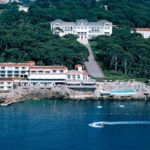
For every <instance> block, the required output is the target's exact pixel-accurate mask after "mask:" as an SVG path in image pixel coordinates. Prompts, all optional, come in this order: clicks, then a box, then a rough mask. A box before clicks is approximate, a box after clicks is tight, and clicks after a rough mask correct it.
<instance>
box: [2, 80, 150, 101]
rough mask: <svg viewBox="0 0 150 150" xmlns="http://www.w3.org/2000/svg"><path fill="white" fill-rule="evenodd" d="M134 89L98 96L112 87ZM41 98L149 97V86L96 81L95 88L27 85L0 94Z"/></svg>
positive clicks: (8, 97)
mask: <svg viewBox="0 0 150 150" xmlns="http://www.w3.org/2000/svg"><path fill="white" fill-rule="evenodd" d="M129 88H130V89H135V90H136V91H137V92H136V94H134V95H131V96H106V97H105V96H100V93H101V92H107V91H109V92H110V91H111V90H113V89H129ZM43 98H48V99H51V98H61V99H75V100H86V99H93V100H94V99H95V100H98V99H115V100H124V99H144V100H146V99H150V86H148V85H145V84H144V83H141V82H97V85H96V90H85V89H80V90H79V89H70V88H67V87H66V86H65V85H61V86H54V87H51V88H40V87H36V86H34V87H28V88H27V89H24V88H22V87H17V88H16V89H14V90H11V91H10V92H7V93H1V94H0V101H1V102H2V101H8V100H9V101H13V102H19V101H24V100H26V99H43Z"/></svg>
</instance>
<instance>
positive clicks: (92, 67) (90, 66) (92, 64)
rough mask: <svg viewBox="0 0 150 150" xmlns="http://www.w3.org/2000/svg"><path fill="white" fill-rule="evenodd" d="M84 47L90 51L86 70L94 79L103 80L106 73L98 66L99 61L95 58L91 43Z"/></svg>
mask: <svg viewBox="0 0 150 150" xmlns="http://www.w3.org/2000/svg"><path fill="white" fill-rule="evenodd" d="M84 46H85V47H86V48H87V49H88V51H89V57H88V61H86V62H85V63H84V65H85V68H86V70H87V72H88V73H89V75H90V76H91V77H93V78H103V77H104V73H103V70H102V68H101V67H100V66H99V65H98V63H97V61H96V60H95V56H94V54H93V51H92V49H91V46H90V44H89V43H87V44H84Z"/></svg>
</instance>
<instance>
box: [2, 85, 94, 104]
mask: <svg viewBox="0 0 150 150" xmlns="http://www.w3.org/2000/svg"><path fill="white" fill-rule="evenodd" d="M43 98H61V99H87V98H94V91H79V90H73V89H68V88H67V87H65V86H59V87H58V86H57V87H53V88H51V89H44V88H43V89H41V88H39V87H30V88H28V89H23V88H21V87H18V88H16V89H14V90H12V91H11V92H10V93H7V94H6V93H5V94H4V95H3V100H4V99H5V100H16V101H21V100H25V99H43Z"/></svg>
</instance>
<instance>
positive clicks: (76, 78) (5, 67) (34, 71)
mask: <svg viewBox="0 0 150 150" xmlns="http://www.w3.org/2000/svg"><path fill="white" fill-rule="evenodd" d="M58 84H63V85H68V86H71V85H80V86H81V85H95V81H94V80H92V79H91V78H90V77H89V75H88V73H87V72H86V71H85V70H83V68H82V65H76V66H75V70H68V68H67V67H66V66H36V65H35V62H34V61H29V62H27V63H0V90H11V89H14V88H15V87H17V86H22V87H30V86H39V87H52V86H54V85H58Z"/></svg>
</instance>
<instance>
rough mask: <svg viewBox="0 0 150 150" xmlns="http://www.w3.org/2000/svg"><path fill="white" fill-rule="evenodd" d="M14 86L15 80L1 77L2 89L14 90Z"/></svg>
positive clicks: (0, 84) (0, 85) (0, 87)
mask: <svg viewBox="0 0 150 150" xmlns="http://www.w3.org/2000/svg"><path fill="white" fill-rule="evenodd" d="M13 87H14V81H13V80H11V79H9V80H1V79H0V91H3V90H4V91H5V90H6V91H7V90H12V89H13Z"/></svg>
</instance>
